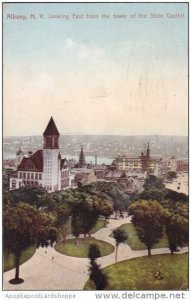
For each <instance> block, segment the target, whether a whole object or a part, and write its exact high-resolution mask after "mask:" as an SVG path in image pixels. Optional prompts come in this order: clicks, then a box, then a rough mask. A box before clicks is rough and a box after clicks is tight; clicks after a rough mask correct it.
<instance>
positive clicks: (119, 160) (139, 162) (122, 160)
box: [112, 143, 157, 173]
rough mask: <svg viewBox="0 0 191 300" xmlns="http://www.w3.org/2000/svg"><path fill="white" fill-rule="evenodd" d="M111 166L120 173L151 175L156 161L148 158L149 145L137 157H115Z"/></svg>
mask: <svg viewBox="0 0 191 300" xmlns="http://www.w3.org/2000/svg"><path fill="white" fill-rule="evenodd" d="M112 165H113V166H114V167H116V168H117V169H118V170H121V171H135V170H136V171H143V172H145V171H147V172H150V173H153V172H154V170H155V169H156V166H157V160H156V159H152V158H151V156H150V148H149V143H148V145H147V149H146V150H145V151H143V152H142V153H141V155H140V156H139V157H128V156H126V155H123V156H117V157H116V158H115V159H114V160H113V163H112Z"/></svg>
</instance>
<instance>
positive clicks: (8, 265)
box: [3, 246, 36, 272]
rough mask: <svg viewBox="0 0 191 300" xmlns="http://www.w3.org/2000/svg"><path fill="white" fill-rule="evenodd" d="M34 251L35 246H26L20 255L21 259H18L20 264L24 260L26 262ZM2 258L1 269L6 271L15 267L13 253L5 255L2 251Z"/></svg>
mask: <svg viewBox="0 0 191 300" xmlns="http://www.w3.org/2000/svg"><path fill="white" fill-rule="evenodd" d="M35 251H36V247H35V246H30V247H28V248H27V249H26V250H25V251H23V254H22V255H21V259H20V265H22V264H23V263H24V262H26V261H27V260H28V259H30V258H31V257H32V256H33V254H34V253H35ZM3 256H4V258H3V271H4V272H7V271H9V270H11V269H14V268H15V264H14V255H13V254H12V253H9V255H7V253H6V252H4V255H3Z"/></svg>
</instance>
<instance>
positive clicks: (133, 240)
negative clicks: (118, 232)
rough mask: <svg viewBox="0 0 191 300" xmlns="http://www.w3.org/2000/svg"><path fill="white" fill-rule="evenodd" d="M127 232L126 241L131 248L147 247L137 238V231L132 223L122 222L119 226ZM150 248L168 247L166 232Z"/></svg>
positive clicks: (143, 248) (140, 248)
mask: <svg viewBox="0 0 191 300" xmlns="http://www.w3.org/2000/svg"><path fill="white" fill-rule="evenodd" d="M120 228H123V229H125V230H126V231H127V233H128V240H127V243H128V245H129V246H130V247H131V249H132V250H145V249H147V247H146V246H145V245H144V244H143V243H142V242H141V241H140V240H139V238H138V235H137V232H136V229H135V227H134V226H133V224H123V225H122V226H120ZM152 248H154V249H156V248H168V239H167V236H166V234H164V235H163V237H162V238H161V239H160V240H159V242H158V243H157V244H155V245H154V246H153V247H152Z"/></svg>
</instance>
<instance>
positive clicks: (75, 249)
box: [55, 238, 115, 257]
mask: <svg viewBox="0 0 191 300" xmlns="http://www.w3.org/2000/svg"><path fill="white" fill-rule="evenodd" d="M79 242H80V245H79V246H77V245H76V241H75V239H68V240H66V242H65V243H63V242H61V243H58V244H56V246H55V250H56V251H58V252H60V253H62V254H65V255H68V256H74V257H88V251H89V245H90V244H96V245H98V247H99V249H100V252H101V256H105V255H108V254H111V253H112V252H113V251H114V249H115V248H114V247H113V245H111V244H109V243H106V242H104V241H100V240H97V239H95V238H86V239H84V238H80V239H79Z"/></svg>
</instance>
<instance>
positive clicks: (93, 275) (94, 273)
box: [88, 244, 107, 290]
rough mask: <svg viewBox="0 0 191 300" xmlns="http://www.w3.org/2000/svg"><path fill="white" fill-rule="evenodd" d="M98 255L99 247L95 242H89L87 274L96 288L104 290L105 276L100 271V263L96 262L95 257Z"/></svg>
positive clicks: (105, 284) (99, 254)
mask: <svg viewBox="0 0 191 300" xmlns="http://www.w3.org/2000/svg"><path fill="white" fill-rule="evenodd" d="M100 256H101V253H100V250H99V247H98V246H97V245H96V244H91V245H90V247H89V253H88V257H89V259H90V267H89V274H90V279H91V280H92V281H93V282H94V284H95V286H96V290H104V289H105V287H106V286H107V276H106V275H105V274H104V273H103V272H102V271H101V269H100V265H98V264H97V262H96V259H97V258H98V257H100Z"/></svg>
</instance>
